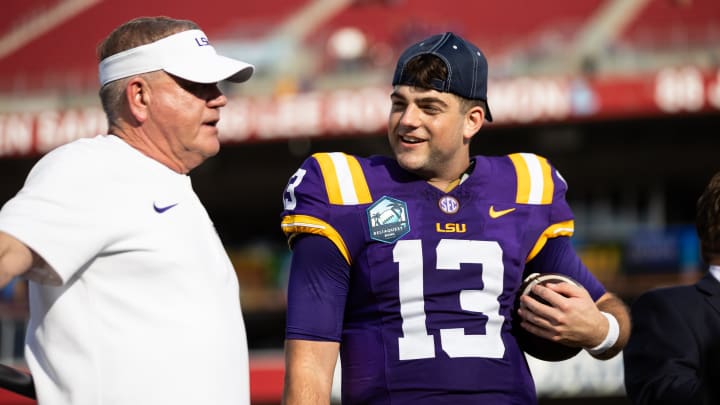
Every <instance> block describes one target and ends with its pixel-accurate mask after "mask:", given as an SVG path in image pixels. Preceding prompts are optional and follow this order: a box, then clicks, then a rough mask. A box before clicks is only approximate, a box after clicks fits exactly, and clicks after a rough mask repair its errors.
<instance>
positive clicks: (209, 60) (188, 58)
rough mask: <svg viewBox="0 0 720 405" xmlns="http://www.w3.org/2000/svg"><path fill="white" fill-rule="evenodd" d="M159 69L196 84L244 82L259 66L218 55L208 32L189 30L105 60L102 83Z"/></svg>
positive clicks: (101, 73) (100, 70)
mask: <svg viewBox="0 0 720 405" xmlns="http://www.w3.org/2000/svg"><path fill="white" fill-rule="evenodd" d="M156 70H164V71H165V72H167V73H170V74H171V75H174V76H178V77H181V78H183V79H185V80H189V81H191V82H195V83H217V82H219V81H222V80H229V81H231V82H235V83H241V82H244V81H246V80H248V79H249V78H250V76H252V74H253V72H254V71H255V67H254V66H253V65H251V64H249V63H245V62H241V61H239V60H235V59H231V58H228V57H226V56H222V55H218V54H217V52H215V48H213V47H212V45H210V42H209V41H208V39H207V36H206V35H205V33H204V32H202V31H200V30H188V31H183V32H179V33H177V34H173V35H170V36H168V37H165V38H162V39H159V40H157V41H155V42H151V43H149V44H146V45H141V46H138V47H136V48H132V49H128V50H126V51H123V52H120V53H116V54H115V55H111V56H109V57H107V58H105V59H103V60H102V61H101V62H100V66H99V74H100V85H101V86H104V85H106V84H107V83H109V82H112V81H113V80H118V79H123V78H126V77H130V76H134V75H138V74H141V73H147V72H154V71H156Z"/></svg>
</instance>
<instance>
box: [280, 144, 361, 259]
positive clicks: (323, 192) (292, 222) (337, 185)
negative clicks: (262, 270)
mask: <svg viewBox="0 0 720 405" xmlns="http://www.w3.org/2000/svg"><path fill="white" fill-rule="evenodd" d="M370 202H372V197H371V196H370V191H369V188H368V185H367V182H366V180H365V176H364V174H363V170H362V168H361V167H360V163H359V162H358V160H357V158H355V157H353V156H350V155H347V154H344V153H339V152H333V153H316V154H314V155H313V156H311V157H310V158H308V159H307V160H305V162H303V164H302V165H301V166H300V168H299V169H298V170H297V171H296V172H295V173H294V174H293V175H292V176H291V177H290V180H289V181H288V185H287V187H286V189H285V192H284V194H283V206H284V211H283V213H282V223H281V228H282V230H283V232H284V233H285V235H286V236H287V237H288V239H289V241H292V239H293V238H294V237H295V236H297V235H299V234H315V235H321V236H324V237H326V238H327V239H329V240H330V241H332V242H333V244H335V246H336V247H337V249H338V250H339V251H340V253H341V254H342V255H343V257H345V260H346V261H347V262H348V263H352V258H353V251H355V250H356V249H357V248H358V247H359V245H361V244H362V241H361V236H358V235H357V234H358V232H357V229H358V226H357V225H358V221H357V215H356V213H357V211H355V210H353V207H357V206H359V205H361V204H368V203H370Z"/></svg>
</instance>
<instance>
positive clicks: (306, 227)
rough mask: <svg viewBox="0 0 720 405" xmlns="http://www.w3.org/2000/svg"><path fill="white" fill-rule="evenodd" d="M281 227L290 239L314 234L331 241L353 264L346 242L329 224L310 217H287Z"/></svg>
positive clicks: (349, 262)
mask: <svg viewBox="0 0 720 405" xmlns="http://www.w3.org/2000/svg"><path fill="white" fill-rule="evenodd" d="M280 227H281V228H282V230H283V232H284V233H285V235H287V236H288V237H289V238H292V237H293V236H295V235H297V234H300V233H312V234H315V235H321V236H324V237H326V238H328V239H330V241H331V242H332V243H333V244H335V246H336V247H337V248H338V250H339V251H340V253H342V255H343V257H345V260H346V261H347V262H348V264H352V261H351V260H350V251H349V250H348V248H347V246H346V245H345V241H344V240H343V238H342V237H341V236H340V234H339V233H338V231H336V230H335V228H333V227H332V226H331V225H330V224H328V223H327V222H325V221H322V220H320V219H317V218H315V217H311V216H309V215H287V216H285V217H284V218H283V219H282V223H281V224H280Z"/></svg>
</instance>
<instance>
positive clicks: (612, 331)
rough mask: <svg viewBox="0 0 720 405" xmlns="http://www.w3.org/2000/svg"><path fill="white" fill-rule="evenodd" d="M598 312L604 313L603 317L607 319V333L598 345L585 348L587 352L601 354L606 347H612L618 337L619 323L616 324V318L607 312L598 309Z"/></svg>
mask: <svg viewBox="0 0 720 405" xmlns="http://www.w3.org/2000/svg"><path fill="white" fill-rule="evenodd" d="M600 313H601V314H603V315H605V318H607V320H608V333H607V335H606V336H605V340H603V341H602V342H601V343H600V344H599V345H597V346H595V347H593V348H591V349H586V350H587V351H588V353H590V354H592V355H598V354H601V353H603V352H605V351H606V350H607V349H609V348H611V347H613V345H614V344H615V342H617V340H618V337H620V325H618V321H617V319H615V317H614V316H612V314H609V313H607V312H603V311H600Z"/></svg>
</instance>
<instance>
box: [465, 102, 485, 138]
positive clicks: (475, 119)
mask: <svg viewBox="0 0 720 405" xmlns="http://www.w3.org/2000/svg"><path fill="white" fill-rule="evenodd" d="M483 122H485V110H483V109H482V107H480V106H479V105H476V106H473V107H471V108H469V109H468V111H467V112H466V113H465V127H464V130H463V136H464V137H465V138H466V139H467V140H470V139H472V137H473V135H475V134H476V133H477V132H478V131H479V130H480V128H481V127H482V126H483Z"/></svg>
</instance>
